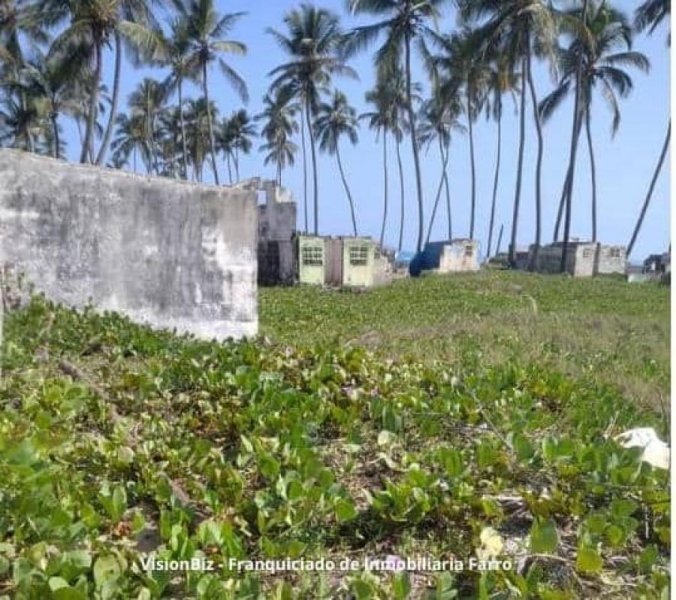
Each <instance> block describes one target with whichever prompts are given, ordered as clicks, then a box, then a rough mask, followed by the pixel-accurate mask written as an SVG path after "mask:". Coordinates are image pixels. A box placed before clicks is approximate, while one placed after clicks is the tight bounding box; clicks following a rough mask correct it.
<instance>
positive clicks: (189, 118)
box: [185, 98, 218, 182]
mask: <svg viewBox="0 0 676 600" xmlns="http://www.w3.org/2000/svg"><path fill="white" fill-rule="evenodd" d="M211 118H213V119H217V118H218V109H217V108H216V105H215V104H214V103H213V102H212V103H211V106H210V107H209V108H208V109H207V106H206V101H205V99H204V98H199V99H197V100H188V101H187V102H186V110H185V120H186V131H187V134H188V135H187V138H186V145H187V146H188V158H189V160H188V163H189V164H191V165H192V167H193V169H192V170H193V178H194V179H196V180H197V181H199V182H202V181H203V179H204V176H203V175H204V162H205V160H206V158H207V155H210V153H211V140H210V131H209V120H210V119H211Z"/></svg>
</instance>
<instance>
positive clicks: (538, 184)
mask: <svg viewBox="0 0 676 600" xmlns="http://www.w3.org/2000/svg"><path fill="white" fill-rule="evenodd" d="M526 58H527V60H528V87H529V88H530V96H531V101H532V103H533V118H534V120H535V130H536V131H537V136H538V158H537V165H536V168H535V243H534V244H533V246H534V247H533V253H532V254H531V256H530V264H529V265H528V267H529V270H531V271H534V270H535V268H536V267H537V264H538V253H539V251H540V243H541V241H542V154H543V151H544V149H543V140H542V122H541V120H540V111H539V110H538V100H537V95H536V93H535V82H534V81H533V69H532V61H531V53H530V49H529V52H528V54H527V56H526Z"/></svg>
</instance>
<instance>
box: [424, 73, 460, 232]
mask: <svg viewBox="0 0 676 600" xmlns="http://www.w3.org/2000/svg"><path fill="white" fill-rule="evenodd" d="M458 91H459V90H458V88H457V87H445V86H440V85H435V86H434V88H433V95H432V98H430V99H429V100H427V102H425V103H424V104H423V107H422V109H421V118H420V129H419V142H420V144H421V146H428V147H429V146H430V145H432V144H433V143H434V142H436V143H437V144H438V146H439V156H440V158H441V177H440V179H439V185H438V187H437V193H436V197H435V200H434V206H433V208H432V215H431V216H430V222H429V226H428V228H427V236H426V238H425V240H426V242H429V241H430V236H431V235H432V227H433V225H434V219H435V217H436V214H437V208H438V206H439V201H440V199H441V193H442V191H443V188H444V185H446V189H447V191H448V188H449V186H448V161H449V158H450V154H451V149H450V146H451V137H452V134H453V132H454V131H460V132H464V131H465V127H464V126H463V125H461V124H460V122H459V120H458V119H459V116H460V115H461V114H462V111H463V103H462V100H461V98H460V96H459V94H458V93H457V92H458ZM447 211H448V218H449V221H448V223H449V233H448V237H449V239H451V237H452V231H451V209H450V199H448V202H447Z"/></svg>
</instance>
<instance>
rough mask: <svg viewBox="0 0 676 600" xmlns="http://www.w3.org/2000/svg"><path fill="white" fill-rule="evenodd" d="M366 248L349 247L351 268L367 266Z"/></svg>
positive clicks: (367, 250)
mask: <svg viewBox="0 0 676 600" xmlns="http://www.w3.org/2000/svg"><path fill="white" fill-rule="evenodd" d="M368 256H369V249H368V246H350V264H351V265H353V266H365V265H367V264H368Z"/></svg>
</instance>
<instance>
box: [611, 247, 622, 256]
mask: <svg viewBox="0 0 676 600" xmlns="http://www.w3.org/2000/svg"><path fill="white" fill-rule="evenodd" d="M620 256H621V253H620V249H619V248H611V249H610V258H620Z"/></svg>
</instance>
